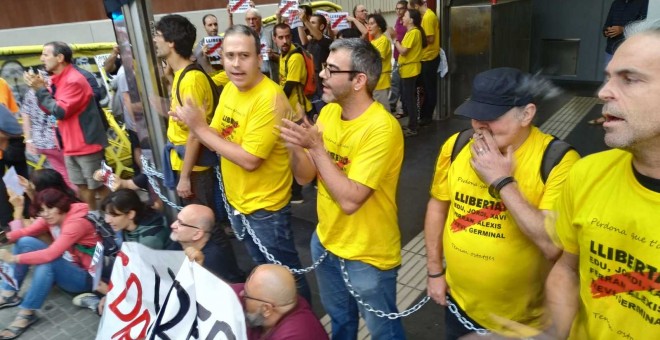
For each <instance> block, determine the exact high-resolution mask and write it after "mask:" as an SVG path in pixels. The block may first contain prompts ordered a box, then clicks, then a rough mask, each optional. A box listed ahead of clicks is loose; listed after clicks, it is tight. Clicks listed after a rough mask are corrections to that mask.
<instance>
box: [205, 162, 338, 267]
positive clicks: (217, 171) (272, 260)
mask: <svg viewBox="0 0 660 340" xmlns="http://www.w3.org/2000/svg"><path fill="white" fill-rule="evenodd" d="M215 177H216V178H217V179H218V186H219V188H220V194H221V195H220V196H221V197H222V203H223V204H224V206H225V209H226V210H227V215H228V216H230V215H231V214H232V213H235V214H237V215H239V216H240V218H241V222H242V226H241V230H240V231H238V230H236V227H235V226H234V224H233V223H232V226H231V228H232V229H233V230H234V234H235V235H236V238H237V239H238V240H239V241H242V240H243V238H244V237H245V233H246V232H247V234H249V235H250V237H252V241H254V244H255V245H257V247H258V248H259V251H261V253H262V254H263V255H264V256H265V257H266V259H267V260H268V262H270V263H274V264H278V265H281V266H284V267H285V268H286V269H288V270H289V271H290V272H291V273H293V274H305V273H309V272H311V271H312V270H314V269H316V267H318V266H319V265H320V264H321V262H323V260H324V259H325V258H326V257H327V256H328V251H325V252H324V253H323V254H321V256H319V258H318V259H317V260H316V261H314V263H312V265H311V266H309V267H307V268H302V269H298V268H291V267H289V266H287V265H285V264H282V262H280V261H279V260H277V259H276V258H275V257H274V256H273V254H271V253H269V252H268V249H267V248H266V247H265V246H264V245H263V244H261V240H260V239H259V237H257V234H256V233H255V231H254V229H252V227H251V226H250V221H248V219H247V218H246V217H245V215H244V214H241V213H240V212H238V211H237V210H235V211H234V212H232V211H231V206H229V202H228V201H227V195H225V185H224V182H223V181H222V175H221V174H220V166H216V167H215Z"/></svg>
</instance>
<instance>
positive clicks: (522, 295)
mask: <svg viewBox="0 0 660 340" xmlns="http://www.w3.org/2000/svg"><path fill="white" fill-rule="evenodd" d="M542 81H545V80H543V79H541V78H540V77H536V76H531V75H529V74H525V73H522V72H520V71H519V70H517V69H513V68H497V69H493V70H489V71H485V72H482V73H480V74H478V75H477V76H476V77H475V79H474V84H473V88H472V96H471V98H470V99H469V100H468V101H466V102H465V103H463V104H462V105H461V106H459V107H458V109H456V113H457V114H459V115H462V116H466V117H469V118H471V119H472V127H473V129H474V131H475V132H474V135H473V137H472V141H471V142H469V144H468V145H467V146H466V147H464V148H462V149H460V150H456V151H457V153H456V154H455V156H456V157H455V159H454V160H453V161H452V159H451V158H452V153H453V151H452V150H453V149H454V144H455V142H456V139H457V135H454V136H452V137H450V138H449V139H448V140H447V142H445V144H444V145H443V146H442V150H441V151H440V155H439V157H438V161H437V163H436V168H435V174H434V178H433V183H432V186H431V199H430V200H429V203H428V206H427V211H426V219H425V224H424V234H425V239H426V251H427V269H428V281H427V285H428V293H429V295H430V296H431V298H433V299H434V301H435V302H437V303H439V304H441V305H444V306H447V305H450V306H451V305H454V306H456V307H457V310H458V312H457V313H458V314H459V315H460V316H461V317H464V318H466V319H468V320H470V321H471V322H472V323H473V324H474V325H475V327H477V328H486V329H487V330H490V331H493V332H497V333H504V335H511V334H507V333H506V332H505V331H506V329H505V327H503V326H502V325H501V324H499V323H498V322H497V321H496V320H495V319H494V318H493V317H492V316H493V315H496V316H499V317H503V318H506V319H509V320H514V321H516V322H519V323H522V324H524V325H526V326H529V327H533V328H536V329H542V328H544V327H545V326H546V324H545V323H544V321H545V320H544V312H545V308H544V305H543V303H544V299H543V298H544V296H543V287H544V286H543V284H544V282H545V278H546V276H547V273H548V271H549V269H550V267H551V265H552V262H551V261H552V260H553V259H555V258H556V257H557V256H558V255H559V253H560V250H559V249H558V248H556V247H555V246H554V244H553V242H552V241H551V239H550V237H549V235H548V234H547V233H546V231H545V228H544V220H545V215H546V214H547V212H548V211H549V210H551V208H552V206H553V204H554V201H555V198H556V197H557V196H558V194H559V192H560V187H561V185H562V184H563V182H564V179H565V178H566V176H567V174H568V171H569V169H570V168H571V166H572V165H573V163H574V162H575V161H577V159H578V158H579V155H578V154H577V152H575V151H573V150H569V151H568V152H566V153H565V154H564V155H561V160H560V161H559V162H558V164H557V165H556V166H555V167H554V168H553V169H552V171H551V172H550V174H549V176H548V178H547V179H546V180H545V181H544V180H543V179H542V177H541V168H542V167H541V163H542V160H543V154H544V152H545V150H546V148H547V147H548V145H549V144H550V142H551V141H552V140H553V137H552V136H551V135H548V134H545V133H543V132H541V131H540V130H539V129H538V128H536V127H534V126H532V120H533V118H534V115H535V113H536V105H535V104H534V101H533V100H534V98H535V97H537V96H538V95H540V94H543V93H544V92H543V91H544V90H548V91H547V92H545V93H549V92H551V91H549V89H548V88H547V87H545V88H541V87H539V86H537V85H538V84H539V82H542ZM530 84H531V85H530ZM536 89H541V90H540V91H538V92H539V93H533V92H531V91H534V90H536ZM443 256H444V257H445V260H446V263H447V267H446V271H445V268H443ZM445 274H446V275H445ZM447 297H449V300H447V299H446V298H447ZM451 310H453V308H451ZM459 320H460V319H459V318H458V316H457V315H456V314H455V313H453V312H451V311H450V309H447V310H445V330H446V336H447V339H457V338H459V337H461V336H463V335H466V334H468V333H469V332H471V331H474V330H468V329H466V328H465V327H464V326H463V325H462V324H461V322H459Z"/></svg>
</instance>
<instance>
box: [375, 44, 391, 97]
mask: <svg viewBox="0 0 660 340" xmlns="http://www.w3.org/2000/svg"><path fill="white" fill-rule="evenodd" d="M371 44H372V45H374V47H376V49H377V50H378V52H379V53H380V58H381V59H382V60H383V69H382V70H381V73H380V78H378V84H376V88H375V89H374V90H376V91H377V90H385V89H389V88H390V86H391V84H392V43H391V42H390V40H389V39H387V37H386V36H385V34H381V35H380V37H378V39H374V40H372V41H371Z"/></svg>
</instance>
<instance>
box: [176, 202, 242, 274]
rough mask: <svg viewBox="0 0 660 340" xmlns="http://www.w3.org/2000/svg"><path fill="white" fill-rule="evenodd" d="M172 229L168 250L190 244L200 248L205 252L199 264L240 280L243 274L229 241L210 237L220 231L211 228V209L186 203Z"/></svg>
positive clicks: (215, 272)
mask: <svg viewBox="0 0 660 340" xmlns="http://www.w3.org/2000/svg"><path fill="white" fill-rule="evenodd" d="M171 228H172V232H171V234H170V239H171V240H172V241H174V242H172V244H170V246H169V247H168V248H167V249H169V250H183V249H186V248H188V247H193V248H195V249H198V250H201V251H202V253H203V254H204V264H202V267H204V268H206V269H207V270H208V271H210V272H211V273H213V274H215V275H216V276H218V277H219V278H221V279H223V280H225V281H227V282H230V283H235V282H243V280H244V279H245V274H244V273H243V272H242V271H241V270H240V269H239V268H238V266H237V265H236V259H235V257H234V251H233V250H232V249H231V243H229V242H226V241H225V242H222V243H220V242H217V241H215V239H216V238H214V237H212V236H213V233H216V232H222V231H221V230H214V229H215V215H214V214H213V210H211V208H209V207H207V206H203V205H200V204H189V205H187V206H185V207H183V209H181V211H180V212H179V214H178V215H177V219H176V221H174V223H172V225H171Z"/></svg>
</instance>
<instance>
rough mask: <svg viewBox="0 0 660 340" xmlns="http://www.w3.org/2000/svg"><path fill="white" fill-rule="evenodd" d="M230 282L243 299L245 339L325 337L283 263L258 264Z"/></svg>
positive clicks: (275, 339)
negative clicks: (242, 279) (242, 277)
mask: <svg viewBox="0 0 660 340" xmlns="http://www.w3.org/2000/svg"><path fill="white" fill-rule="evenodd" d="M231 286H232V288H233V289H234V291H235V292H236V294H237V295H238V296H239V299H240V300H241V302H242V303H243V308H244V310H245V322H246V324H247V327H248V328H247V334H248V339H271V340H278V339H288V340H296V339H300V340H307V339H315V340H322V339H328V334H327V333H326V332H325V330H324V329H323V326H322V325H321V323H320V322H319V320H318V319H317V318H316V315H314V312H313V311H312V309H311V308H310V306H309V304H308V303H307V301H305V299H304V298H303V297H301V296H299V295H298V294H297V291H296V281H295V279H294V278H293V275H292V274H291V272H289V270H288V269H286V268H285V267H283V266H280V265H276V264H262V265H260V266H258V267H256V268H255V269H254V270H253V271H252V273H251V274H250V276H249V277H248V278H247V281H245V283H244V284H243V283H239V284H233V285H231Z"/></svg>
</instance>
